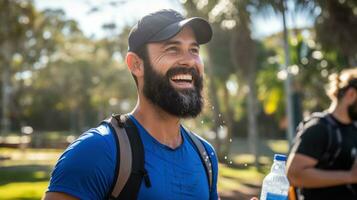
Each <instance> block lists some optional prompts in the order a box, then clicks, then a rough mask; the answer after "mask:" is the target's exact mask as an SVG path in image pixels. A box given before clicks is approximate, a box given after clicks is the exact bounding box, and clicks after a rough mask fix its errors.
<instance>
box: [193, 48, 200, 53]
mask: <svg viewBox="0 0 357 200" xmlns="http://www.w3.org/2000/svg"><path fill="white" fill-rule="evenodd" d="M191 52H192V53H199V52H200V50H199V49H197V48H193V49H191Z"/></svg>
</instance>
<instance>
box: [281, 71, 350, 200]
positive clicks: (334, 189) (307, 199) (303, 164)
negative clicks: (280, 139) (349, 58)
mask: <svg viewBox="0 0 357 200" xmlns="http://www.w3.org/2000/svg"><path fill="white" fill-rule="evenodd" d="M328 95H329V97H330V98H331V100H332V103H331V107H330V109H329V110H328V111H327V114H326V115H329V116H328V117H329V118H330V120H333V122H332V123H334V124H336V126H337V127H338V130H339V132H340V133H341V134H340V135H341V137H340V138H341V139H342V140H341V139H340V143H338V145H339V151H338V153H336V155H337V156H336V157H334V159H333V160H332V161H331V162H330V163H329V165H327V164H326V163H323V162H322V158H323V157H324V154H325V153H326V151H327V149H328V145H329V143H331V141H329V139H330V140H331V138H336V137H328V131H330V130H328V128H329V127H328V126H327V124H326V123H322V122H321V120H322V119H316V120H311V121H309V122H308V123H307V124H306V125H305V126H304V129H303V130H302V131H301V133H300V134H298V135H297V138H296V140H295V143H294V146H293V148H292V150H291V152H290V155H289V158H288V162H287V175H288V178H289V181H290V184H291V185H293V186H295V187H298V188H301V193H302V194H301V195H302V196H303V197H304V200H311V199H314V200H315V199H323V200H329V199H331V200H332V199H343V200H349V199H351V200H352V199H357V159H356V155H357V126H356V122H357V68H353V69H348V70H344V71H342V72H341V73H340V74H339V75H337V74H334V75H331V76H330V90H329V91H328ZM325 117H326V116H325ZM335 144H336V142H335ZM335 148H337V147H335Z"/></svg>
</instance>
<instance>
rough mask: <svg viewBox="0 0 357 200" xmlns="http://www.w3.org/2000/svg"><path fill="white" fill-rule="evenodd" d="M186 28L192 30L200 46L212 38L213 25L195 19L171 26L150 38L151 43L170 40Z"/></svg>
mask: <svg viewBox="0 0 357 200" xmlns="http://www.w3.org/2000/svg"><path fill="white" fill-rule="evenodd" d="M185 26H190V27H191V28H192V30H193V32H194V33H195V36H196V40H197V43H198V44H205V43H207V42H209V41H210V40H211V38H212V28H211V25H210V24H209V23H208V22H207V21H206V20H205V19H203V18H200V17H193V18H189V19H185V20H182V21H179V22H176V23H173V24H170V25H169V26H167V27H166V28H164V29H162V30H161V31H160V32H158V33H156V34H155V35H154V36H153V37H152V38H150V40H149V42H159V41H164V40H168V39H170V38H172V37H174V36H175V35H176V34H178V33H179V32H180V31H181V30H182V28H183V27H185Z"/></svg>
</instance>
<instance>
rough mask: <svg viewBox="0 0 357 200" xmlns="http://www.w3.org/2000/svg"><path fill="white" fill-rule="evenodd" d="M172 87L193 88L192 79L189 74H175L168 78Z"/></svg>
mask: <svg viewBox="0 0 357 200" xmlns="http://www.w3.org/2000/svg"><path fill="white" fill-rule="evenodd" d="M170 80H171V82H173V85H174V87H178V88H193V79H192V75H191V74H177V75H174V76H172V77H171V78H170Z"/></svg>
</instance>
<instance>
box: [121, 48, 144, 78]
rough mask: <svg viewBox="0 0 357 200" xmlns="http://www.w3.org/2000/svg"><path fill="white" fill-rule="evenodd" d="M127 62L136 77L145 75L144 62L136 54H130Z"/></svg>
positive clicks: (126, 59)
mask: <svg viewBox="0 0 357 200" xmlns="http://www.w3.org/2000/svg"><path fill="white" fill-rule="evenodd" d="M125 61H126V64H127V65H128V68H129V70H130V72H131V73H132V74H134V75H135V76H136V77H141V76H143V75H144V62H143V60H142V59H141V58H140V57H139V56H138V55H137V54H136V53H133V52H128V53H127V54H126V58H125Z"/></svg>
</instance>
